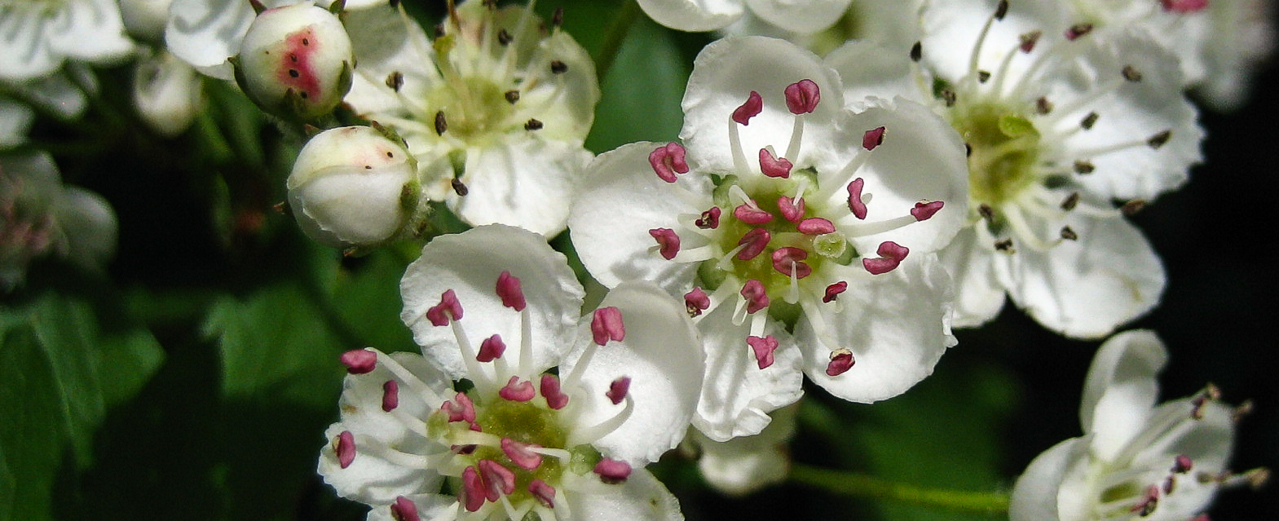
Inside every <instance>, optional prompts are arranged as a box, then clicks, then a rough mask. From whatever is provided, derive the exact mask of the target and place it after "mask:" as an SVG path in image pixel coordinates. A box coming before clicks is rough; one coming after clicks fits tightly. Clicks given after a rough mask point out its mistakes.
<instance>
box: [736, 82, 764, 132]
mask: <svg viewBox="0 0 1279 521" xmlns="http://www.w3.org/2000/svg"><path fill="white" fill-rule="evenodd" d="M763 111H764V98H762V97H760V95H759V93H758V92H755V91H751V93H750V95H749V96H747V97H746V103H743V104H742V105H741V106H740V107H737V108H736V109H735V110H733V121H736V122H737V123H738V124H739V125H741V126H743V127H744V126H747V125H750V123H751V118H753V117H755V116H758V115H759V113H760V112H763Z"/></svg>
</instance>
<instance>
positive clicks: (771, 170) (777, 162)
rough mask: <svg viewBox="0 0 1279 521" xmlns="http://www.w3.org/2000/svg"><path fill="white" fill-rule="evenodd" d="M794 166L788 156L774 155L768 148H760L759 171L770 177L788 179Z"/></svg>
mask: <svg viewBox="0 0 1279 521" xmlns="http://www.w3.org/2000/svg"><path fill="white" fill-rule="evenodd" d="M794 166H795V165H793V164H791V162H790V161H789V160H787V159H786V158H782V157H773V153H772V152H771V151H769V150H768V149H767V148H761V149H759V171H760V172H762V173H763V174H764V175H766V176H768V177H780V178H782V179H786V178H788V177H790V169H791V168H794Z"/></svg>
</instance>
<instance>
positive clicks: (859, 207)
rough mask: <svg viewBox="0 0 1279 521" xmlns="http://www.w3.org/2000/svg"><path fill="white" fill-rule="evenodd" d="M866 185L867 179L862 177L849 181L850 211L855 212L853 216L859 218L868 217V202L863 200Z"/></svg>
mask: <svg viewBox="0 0 1279 521" xmlns="http://www.w3.org/2000/svg"><path fill="white" fill-rule="evenodd" d="M864 186H866V180H865V179H862V178H860V177H858V178H857V179H854V180H853V182H851V183H848V211H850V212H853V216H854V217H856V218H858V219H865V218H866V203H864V202H862V187H864Z"/></svg>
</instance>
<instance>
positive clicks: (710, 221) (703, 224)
mask: <svg viewBox="0 0 1279 521" xmlns="http://www.w3.org/2000/svg"><path fill="white" fill-rule="evenodd" d="M721 213H722V211H721V210H720V209H719V207H718V206H712V207H711V209H710V210H706V211H705V212H702V216H701V217H699V218H698V219H697V220H696V221H694V222H693V224H696V225H697V227H698V228H701V229H703V230H714V229H716V228H719V216H720V214H721Z"/></svg>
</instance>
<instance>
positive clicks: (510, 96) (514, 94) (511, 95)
mask: <svg viewBox="0 0 1279 521" xmlns="http://www.w3.org/2000/svg"><path fill="white" fill-rule="evenodd" d="M502 96H503V97H505V98H506V102H507V103H510V104H512V105H514V104H515V102H517V101H519V100H520V91H518V90H508V91H506V92H505V93H504V94H502Z"/></svg>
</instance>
